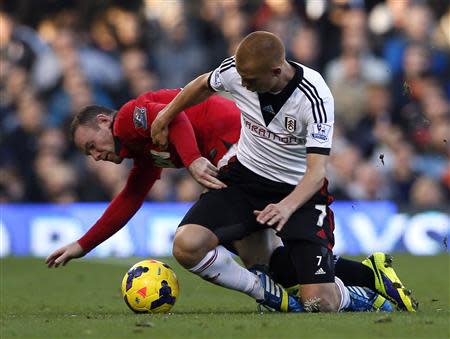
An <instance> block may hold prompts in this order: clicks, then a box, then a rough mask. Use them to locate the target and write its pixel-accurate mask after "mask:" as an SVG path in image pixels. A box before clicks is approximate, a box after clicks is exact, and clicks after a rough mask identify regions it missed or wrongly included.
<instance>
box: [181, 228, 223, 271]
mask: <svg viewBox="0 0 450 339" xmlns="http://www.w3.org/2000/svg"><path fill="white" fill-rule="evenodd" d="M218 245H219V239H218V238H217V236H216V235H215V234H214V233H213V232H212V231H211V230H209V229H208V228H206V227H203V226H201V225H196V224H188V225H183V226H180V227H179V228H178V229H177V232H176V233H175V237H174V240H173V249H172V253H173V256H174V257H175V259H177V261H178V262H179V263H180V265H182V266H183V267H184V268H187V269H189V268H192V267H194V266H195V265H196V264H197V263H198V262H199V261H200V260H202V259H203V258H204V257H205V255H206V254H207V253H208V252H209V251H211V250H212V249H213V248H215V247H216V246H218Z"/></svg>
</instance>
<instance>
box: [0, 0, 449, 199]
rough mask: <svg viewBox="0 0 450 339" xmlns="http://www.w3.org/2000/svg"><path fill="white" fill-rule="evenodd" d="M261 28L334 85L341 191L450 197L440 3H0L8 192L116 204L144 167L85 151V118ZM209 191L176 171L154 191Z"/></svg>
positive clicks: (221, 53) (334, 158) (202, 63)
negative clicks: (80, 140)
mask: <svg viewBox="0 0 450 339" xmlns="http://www.w3.org/2000/svg"><path fill="white" fill-rule="evenodd" d="M254 30H267V31H271V32H274V33H276V34H277V35H278V36H280V37H281V39H282V40H283V41H284V43H285V45H286V48H287V54H288V58H289V59H292V60H294V61H298V62H300V63H302V64H305V65H307V66H309V67H312V68H314V69H316V70H317V71H319V72H321V73H322V75H323V76H324V78H325V80H326V81H327V83H328V84H329V86H330V88H331V90H332V92H333V94H334V98H335V117H336V119H335V120H336V123H335V126H336V127H335V135H334V146H333V150H332V155H331V159H330V160H331V161H330V165H329V181H330V183H331V187H330V190H331V192H332V193H333V194H334V195H335V197H336V198H337V199H340V200H347V199H357V200H360V199H361V200H383V199H390V200H393V201H395V202H397V203H399V204H402V205H407V206H413V207H417V208H426V207H430V206H446V205H447V206H448V204H449V202H450V194H449V193H450V164H449V155H450V144H449V136H450V102H449V98H450V54H449V51H450V5H449V4H448V2H447V1H439V0H435V1H433V0H429V1H415V0H386V1H381V0H378V1H376V0H373V1H370V0H366V1H364V0H339V1H338V0H195V1H187V0H186V1H181V0H167V1H165V0H138V1H136V0H122V1H117V0H116V1H113V0H97V1H88V0H68V1H52V0H40V1H27V0H16V1H6V2H0V112H1V113H0V130H1V134H0V202H54V203H64V202H73V201H108V200H110V199H111V198H112V197H113V196H114V195H115V194H116V193H118V191H120V189H121V188H122V187H123V185H124V183H125V181H126V178H127V174H128V170H129V168H130V165H131V164H130V162H128V161H126V162H124V163H123V164H122V165H120V166H118V165H115V164H110V163H104V162H95V161H93V160H92V159H90V158H87V157H86V156H84V155H83V154H81V153H79V152H77V151H76V150H75V149H74V146H73V145H72V143H71V142H70V140H69V139H68V136H67V126H68V124H69V123H70V120H71V118H72V116H73V115H74V114H75V113H76V112H77V111H78V110H79V109H80V108H82V107H83V106H85V105H89V104H93V103H96V104H100V105H104V106H108V107H113V108H119V107H120V106H121V105H122V104H124V103H125V102H127V101H128V100H130V99H131V98H133V97H136V96H138V95H139V94H140V93H143V92H145V91H147V90H157V89H160V88H177V87H180V86H183V85H185V84H186V83H187V82H188V81H190V80H191V79H193V78H194V77H195V76H197V75H199V74H201V73H203V72H206V71H208V70H211V69H213V68H215V67H216V66H218V65H219V64H220V62H221V61H222V60H223V59H224V58H226V57H228V56H230V55H232V54H234V51H235V48H236V46H237V44H238V42H239V41H240V40H241V39H242V38H243V37H244V36H245V35H246V34H248V33H249V32H251V31H254ZM200 191H201V188H200V187H199V186H198V185H197V184H196V183H195V182H194V181H193V180H192V179H191V178H190V176H189V175H188V174H187V172H186V171H185V170H166V171H164V175H163V177H162V180H160V181H158V183H157V184H156V186H155V187H154V188H153V190H152V191H151V192H150V194H149V196H148V200H152V201H167V200H170V201H191V200H195V199H196V198H197V197H198V195H199V192H200Z"/></svg>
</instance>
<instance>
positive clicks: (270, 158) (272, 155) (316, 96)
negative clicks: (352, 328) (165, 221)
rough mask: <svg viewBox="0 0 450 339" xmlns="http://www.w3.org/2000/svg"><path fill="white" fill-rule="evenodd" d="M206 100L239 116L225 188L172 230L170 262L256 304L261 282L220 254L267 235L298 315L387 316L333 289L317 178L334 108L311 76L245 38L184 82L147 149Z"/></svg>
mask: <svg viewBox="0 0 450 339" xmlns="http://www.w3.org/2000/svg"><path fill="white" fill-rule="evenodd" d="M216 91H227V92H230V93H231V95H232V96H233V98H234V100H235V102H236V104H237V106H238V107H239V109H240V110H241V125H242V128H241V136H240V139H239V144H238V152H237V159H234V161H230V162H229V163H228V165H227V166H225V167H223V168H222V169H221V171H220V173H219V179H220V180H222V181H223V182H225V183H226V184H227V187H226V188H223V189H220V190H214V191H209V192H207V193H205V194H204V195H202V197H201V198H200V199H199V201H198V202H197V203H196V204H195V205H194V206H193V207H192V208H191V209H190V211H189V212H188V213H187V215H186V216H185V217H184V219H183V220H182V222H181V223H180V227H179V228H178V230H177V233H176V235H175V239H174V244H173V254H174V256H175V258H176V259H177V260H178V262H179V263H180V264H181V265H183V266H184V267H185V268H187V269H189V270H190V271H191V272H193V273H195V274H198V275H200V276H201V277H203V278H204V279H207V280H209V281H212V282H214V283H216V284H218V285H222V286H225V287H228V288H232V289H235V290H239V291H242V292H245V293H247V294H248V295H251V296H253V297H254V298H255V299H257V300H263V299H264V297H265V296H264V295H258V293H259V294H260V293H261V292H260V291H261V285H264V283H265V279H264V278H265V276H264V274H261V273H259V272H257V275H258V276H259V277H260V279H255V275H253V274H252V273H250V272H249V271H247V270H245V269H244V268H242V267H240V266H239V265H237V264H236V263H235V262H234V261H233V260H232V258H231V256H230V254H229V253H228V252H227V251H226V250H225V249H224V248H223V247H222V246H221V245H220V244H227V243H230V242H231V241H234V240H238V239H242V238H243V237H245V236H246V235H248V234H251V233H252V232H256V231H258V230H261V229H262V228H264V227H272V228H274V229H275V230H276V231H277V232H278V235H279V236H280V237H281V238H282V239H283V242H284V244H285V245H286V248H287V249H288V251H289V255H290V257H291V259H292V262H293V263H294V266H295V269H296V273H297V278H298V282H299V283H300V290H299V292H300V298H301V300H302V302H303V304H304V306H305V309H306V310H307V311H325V312H335V311H339V310H345V309H347V310H373V309H381V310H386V311H390V310H392V307H391V306H390V304H389V303H388V302H387V301H386V300H385V299H384V298H383V297H382V296H379V295H377V294H375V293H374V292H370V291H367V290H365V289H354V288H350V287H349V288H346V287H345V286H344V284H343V283H342V282H341V281H340V280H339V279H337V278H336V279H335V275H334V265H333V260H332V248H333V245H334V236H333V230H334V221H333V212H332V211H331V209H330V207H329V205H330V204H331V202H332V200H333V199H332V197H331V196H330V195H329V194H328V192H327V180H326V178H325V173H326V164H327V160H328V155H329V153H330V149H331V140H332V135H333V122H334V106H333V97H332V95H331V92H330V90H329V89H328V86H327V85H326V84H325V81H324V80H323V78H322V77H321V76H320V74H319V73H317V72H316V71H314V70H312V69H310V68H307V67H305V66H303V65H300V64H297V63H294V62H291V61H287V60H286V59H285V51H284V46H283V44H282V42H281V40H280V39H279V38H278V37H277V36H275V35H273V34H271V33H268V32H254V33H251V34H249V35H248V36H247V37H246V38H244V40H243V41H242V42H241V43H240V44H239V46H238V49H237V52H236V56H235V57H231V58H228V59H226V60H224V62H222V64H221V65H220V67H218V68H217V69H215V70H214V71H212V72H211V73H208V74H204V75H202V76H200V77H198V78H197V79H195V80H193V81H192V82H191V83H189V84H188V85H187V86H186V87H185V88H184V90H183V91H182V92H181V93H180V94H179V95H178V96H177V97H176V98H175V99H174V100H173V101H172V102H171V103H170V104H169V105H167V106H166V108H165V109H163V110H162V111H161V112H160V114H159V116H158V118H157V119H156V120H155V121H154V123H153V125H152V132H151V133H152V139H153V142H154V143H155V144H159V145H160V146H161V147H164V146H165V145H166V144H167V141H168V140H167V126H168V124H169V123H170V121H171V120H172V119H173V118H174V116H175V115H176V114H178V113H179V112H181V111H182V110H183V109H185V108H186V107H189V106H192V105H195V104H197V103H199V102H201V101H203V100H205V99H206V98H207V97H209V96H210V95H212V94H213V93H214V92H216ZM282 303H286V301H282Z"/></svg>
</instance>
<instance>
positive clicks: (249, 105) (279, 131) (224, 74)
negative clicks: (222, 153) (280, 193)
mask: <svg viewBox="0 0 450 339" xmlns="http://www.w3.org/2000/svg"><path fill="white" fill-rule="evenodd" d="M290 63H291V64H292V65H293V66H295V67H296V68H297V75H298V76H296V77H294V79H293V80H291V82H290V85H288V86H292V85H295V89H293V90H292V94H291V95H290V96H288V97H287V98H286V101H285V102H284V103H282V106H281V107H280V108H279V111H278V112H275V111H274V109H273V107H272V105H264V107H263V108H262V107H261V102H260V99H261V97H262V96H263V95H258V94H257V93H254V92H250V91H249V90H247V89H246V88H245V87H243V86H242V82H241V77H240V75H239V73H238V72H237V70H236V67H235V59H234V57H230V58H227V59H225V60H224V61H223V62H222V64H221V65H220V66H219V67H218V68H216V69H215V70H214V71H212V72H211V74H210V76H209V78H208V84H209V86H210V87H211V88H212V89H213V90H215V91H227V92H230V93H231V95H232V96H233V98H234V101H235V103H236V105H237V106H238V107H239V109H240V110H241V125H242V127H241V136H240V139H239V144H238V151H237V157H238V159H239V161H240V162H241V163H242V164H243V165H244V166H246V167H247V168H249V169H250V170H252V171H253V172H255V173H256V174H259V175H261V176H263V177H265V178H268V179H270V180H274V181H278V182H284V183H288V184H291V185H297V184H298V182H299V181H300V180H301V179H302V178H303V176H304V174H305V171H306V165H307V164H306V154H307V153H320V154H329V152H330V149H331V144H332V137H333V125H334V100H333V96H332V94H331V91H330V90H329V88H328V86H327V85H326V83H325V81H324V79H323V78H322V76H321V75H320V74H319V73H318V72H316V71H314V70H313V69H311V68H308V67H306V66H304V65H301V64H298V63H294V62H290ZM294 80H295V81H298V83H296V84H292V82H294ZM282 92H283V91H282ZM262 109H263V110H264V112H265V114H268V113H267V112H269V113H271V114H272V115H273V117H270V118H271V119H269V120H265V119H264V116H263V113H262V112H263V111H262ZM266 118H267V116H266ZM266 121H267V122H266Z"/></svg>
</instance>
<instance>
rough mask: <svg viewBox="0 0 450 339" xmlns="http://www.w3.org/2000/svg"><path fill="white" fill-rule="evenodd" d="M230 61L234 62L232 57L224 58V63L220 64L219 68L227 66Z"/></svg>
mask: <svg viewBox="0 0 450 339" xmlns="http://www.w3.org/2000/svg"><path fill="white" fill-rule="evenodd" d="M232 61H234V56H231V57H229V58H226V59H225V60H224V61H222V63H221V64H220V67H223V66H226V65H229V64H230V63H231V62H232Z"/></svg>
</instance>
